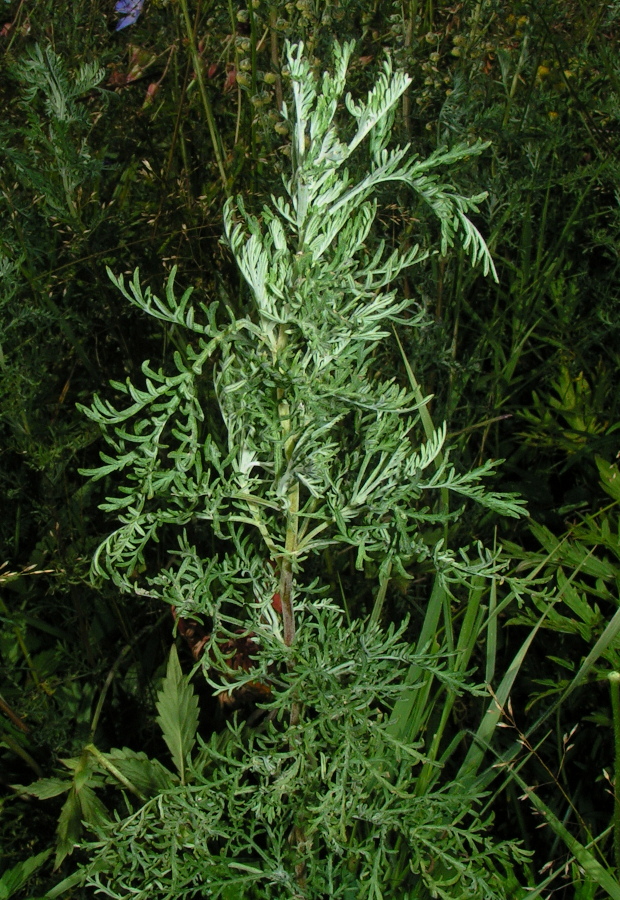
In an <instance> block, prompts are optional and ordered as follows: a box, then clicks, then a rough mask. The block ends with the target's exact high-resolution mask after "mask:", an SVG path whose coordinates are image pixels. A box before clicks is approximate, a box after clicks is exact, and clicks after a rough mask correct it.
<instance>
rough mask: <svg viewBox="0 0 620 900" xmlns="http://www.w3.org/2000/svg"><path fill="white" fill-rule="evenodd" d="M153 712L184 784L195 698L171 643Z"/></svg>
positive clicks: (193, 737) (195, 717)
mask: <svg viewBox="0 0 620 900" xmlns="http://www.w3.org/2000/svg"><path fill="white" fill-rule="evenodd" d="M157 712H158V713H159V716H158V717H157V724H158V725H159V727H160V728H161V730H162V734H163V736H164V740H165V742H166V744H167V745H168V749H169V750H170V755H171V756H172V761H173V763H174V765H175V766H176V768H177V771H178V773H179V776H180V778H181V782H182V783H183V784H185V767H186V762H187V757H188V755H189V753H190V752H191V750H192V748H193V746H194V742H195V740H196V731H197V729H198V698H197V697H196V695H195V694H194V689H193V687H192V686H191V684H189V682H188V680H187V678H186V677H185V676H184V675H183V672H182V670H181V664H180V663H179V656H178V654H177V648H176V647H175V646H174V644H173V645H172V648H171V650H170V656H169V658H168V669H167V671H166V677H165V678H164V681H163V685H162V689H161V691H159V693H158V695H157Z"/></svg>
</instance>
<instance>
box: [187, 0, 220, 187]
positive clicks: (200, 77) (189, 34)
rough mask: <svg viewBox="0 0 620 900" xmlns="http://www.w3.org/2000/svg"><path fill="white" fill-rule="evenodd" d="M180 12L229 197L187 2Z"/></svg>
mask: <svg viewBox="0 0 620 900" xmlns="http://www.w3.org/2000/svg"><path fill="white" fill-rule="evenodd" d="M181 11H182V12H183V21H184V24H185V33H186V35H187V43H188V46H189V51H190V53H191V56H192V62H193V64H194V72H195V73H196V81H197V82H198V89H199V91H200V98H201V100H202V105H203V107H204V111H205V117H206V119H207V125H208V127H209V134H210V135H211V143H212V144H213V152H214V153H215V161H216V162H217V167H218V169H219V172H220V179H221V182H222V187H223V188H224V193H225V194H226V196H227V197H230V194H231V191H230V186H229V184H228V178H227V177H226V170H225V168H224V157H223V153H222V147H221V143H220V137H219V132H218V130H217V126H216V124H215V118H214V116H213V109H212V107H211V101H210V100H209V95H208V94H207V89H206V86H205V82H204V78H203V75H202V60H201V59H200V54H199V53H198V49H197V47H196V35H195V34H194V29H193V27H192V22H191V19H190V17H189V9H188V6H187V0H181Z"/></svg>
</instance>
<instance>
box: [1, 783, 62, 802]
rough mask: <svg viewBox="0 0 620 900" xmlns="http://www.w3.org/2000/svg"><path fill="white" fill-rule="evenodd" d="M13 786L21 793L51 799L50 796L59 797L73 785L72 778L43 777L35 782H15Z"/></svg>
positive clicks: (40, 798)
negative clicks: (24, 783) (25, 783)
mask: <svg viewBox="0 0 620 900" xmlns="http://www.w3.org/2000/svg"><path fill="white" fill-rule="evenodd" d="M11 787H12V788H13V789H14V790H16V791H18V792H19V793H20V794H28V795H29V796H31V797H36V798H37V799H38V800H49V799H50V797H58V795H59V794H64V793H65V791H68V790H69V788H70V787H71V780H70V779H67V778H41V779H40V780H39V781H35V782H34V784H29V785H23V784H13V785H11Z"/></svg>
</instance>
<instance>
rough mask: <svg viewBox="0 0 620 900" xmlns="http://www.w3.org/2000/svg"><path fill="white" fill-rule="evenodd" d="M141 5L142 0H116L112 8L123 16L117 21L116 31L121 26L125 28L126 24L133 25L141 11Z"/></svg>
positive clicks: (142, 4) (142, 3)
mask: <svg viewBox="0 0 620 900" xmlns="http://www.w3.org/2000/svg"><path fill="white" fill-rule="evenodd" d="M143 6H144V0H118V2H117V3H116V5H115V7H114V9H115V11H116V12H117V13H120V14H121V15H122V16H123V18H122V19H120V20H119V21H118V23H117V25H116V31H120V30H121V28H127V26H128V25H134V24H135V22H137V20H138V16H139V15H140V13H141V12H142V7H143Z"/></svg>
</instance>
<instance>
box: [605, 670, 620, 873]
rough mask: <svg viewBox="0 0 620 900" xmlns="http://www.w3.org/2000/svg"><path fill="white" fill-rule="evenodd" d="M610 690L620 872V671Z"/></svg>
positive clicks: (618, 865)
mask: <svg viewBox="0 0 620 900" xmlns="http://www.w3.org/2000/svg"><path fill="white" fill-rule="evenodd" d="M607 677H608V679H609V692H610V694H611V717H612V721H613V729H614V814H613V826H614V862H615V864H616V872H620V796H619V795H618V790H619V788H620V784H619V782H620V672H610V673H609V675H608V676H607Z"/></svg>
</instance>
